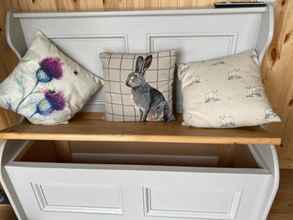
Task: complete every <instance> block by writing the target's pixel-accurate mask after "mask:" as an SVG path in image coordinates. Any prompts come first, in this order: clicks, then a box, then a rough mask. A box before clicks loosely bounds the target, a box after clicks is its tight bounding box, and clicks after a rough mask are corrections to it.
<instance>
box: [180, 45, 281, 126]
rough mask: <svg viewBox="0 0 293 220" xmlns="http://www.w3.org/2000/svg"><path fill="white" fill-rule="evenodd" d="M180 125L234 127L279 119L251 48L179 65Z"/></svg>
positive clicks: (277, 120) (260, 123)
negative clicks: (235, 53)
mask: <svg viewBox="0 0 293 220" xmlns="http://www.w3.org/2000/svg"><path fill="white" fill-rule="evenodd" d="M178 74H179V79H180V80H181V83H182V86H181V87H182V94H183V120H184V125H187V126H193V127H205V128H234V127H243V126H257V125H262V124H266V123H270V122H279V121H280V118H279V117H278V115H277V114H276V113H274V112H273V110H272V108H271V106H270V104H269V102H268V99H267V97H266V94H265V91H264V87H263V84H262V80H261V71H260V66H259V64H258V62H257V55H256V52H255V51H254V50H251V51H245V52H243V53H240V54H237V55H233V56H227V57H223V58H219V59H213V60H208V61H202V62H192V63H188V64H181V65H180V66H179V71H178Z"/></svg>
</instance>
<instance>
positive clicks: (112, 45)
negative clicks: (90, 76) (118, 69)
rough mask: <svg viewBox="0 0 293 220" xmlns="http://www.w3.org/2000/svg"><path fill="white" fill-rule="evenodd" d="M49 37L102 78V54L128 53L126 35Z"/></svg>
mask: <svg viewBox="0 0 293 220" xmlns="http://www.w3.org/2000/svg"><path fill="white" fill-rule="evenodd" d="M48 37H49V38H50V39H51V40H53V41H54V42H55V43H56V44H57V45H58V46H59V47H60V48H62V50H64V51H65V52H66V53H67V54H70V56H71V57H72V58H73V59H75V60H77V61H78V63H80V64H81V65H82V66H84V67H85V68H86V69H88V70H89V71H91V72H92V73H95V74H97V75H98V76H100V77H103V69H102V68H101V66H102V64H101V62H100V59H99V54H100V53H101V52H103V51H115V52H126V51H128V46H127V44H128V42H127V41H128V40H127V36H126V35H80V36H66V35H64V36H58V35H53V36H50V35H49V36H48Z"/></svg>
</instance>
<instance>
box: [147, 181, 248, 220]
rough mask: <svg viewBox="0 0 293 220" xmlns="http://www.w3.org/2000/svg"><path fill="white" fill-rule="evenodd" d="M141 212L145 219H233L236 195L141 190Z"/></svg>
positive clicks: (236, 193) (235, 192) (238, 194)
mask: <svg viewBox="0 0 293 220" xmlns="http://www.w3.org/2000/svg"><path fill="white" fill-rule="evenodd" d="M143 190H144V206H145V207H144V209H145V215H146V216H157V217H176V218H200V219H209V220H211V219H225V220H228V219H231V220H232V219H235V216H236V213H237V209H238V207H239V204H240V199H241V194H242V192H241V190H240V191H215V190H214V189H210V190H209V191H206V189H203V190H202V191H201V190H200V189H198V187H197V186H195V189H194V190H190V189H189V190H186V191H184V188H182V189H171V188H168V189H163V188H162V189H154V188H144V189H143Z"/></svg>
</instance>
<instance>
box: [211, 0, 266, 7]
mask: <svg viewBox="0 0 293 220" xmlns="http://www.w3.org/2000/svg"><path fill="white" fill-rule="evenodd" d="M214 5H215V8H253V7H265V6H266V4H265V3H264V2H233V1H229V2H225V1H223V2H216V3H215V4H214Z"/></svg>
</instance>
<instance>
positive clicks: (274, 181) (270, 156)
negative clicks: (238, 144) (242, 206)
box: [250, 145, 280, 220]
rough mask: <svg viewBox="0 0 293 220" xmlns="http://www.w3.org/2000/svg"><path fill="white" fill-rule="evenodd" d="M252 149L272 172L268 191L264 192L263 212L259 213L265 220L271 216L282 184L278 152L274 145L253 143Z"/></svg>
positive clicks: (260, 161)
mask: <svg viewBox="0 0 293 220" xmlns="http://www.w3.org/2000/svg"><path fill="white" fill-rule="evenodd" d="M250 150H251V152H252V153H253V155H254V157H255V158H256V160H257V161H258V163H259V164H261V166H262V167H264V168H265V169H267V170H269V172H270V173H271V177H270V180H269V181H268V183H267V184H268V185H267V187H266V193H265V194H264V195H265V198H264V200H263V201H265V202H264V203H263V204H262V210H263V212H261V213H259V217H258V218H259V219H263V220H265V219H267V218H268V216H269V212H270V209H271V207H272V205H273V202H274V200H275V198H276V195H277V192H278V189H279V184H280V168H279V159H278V153H277V150H276V147H275V146H273V145H251V146H250Z"/></svg>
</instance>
